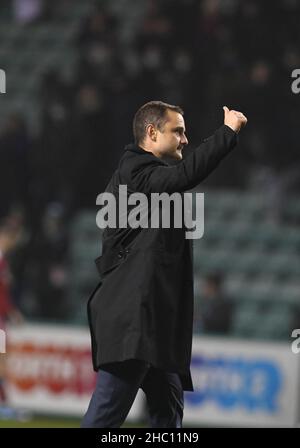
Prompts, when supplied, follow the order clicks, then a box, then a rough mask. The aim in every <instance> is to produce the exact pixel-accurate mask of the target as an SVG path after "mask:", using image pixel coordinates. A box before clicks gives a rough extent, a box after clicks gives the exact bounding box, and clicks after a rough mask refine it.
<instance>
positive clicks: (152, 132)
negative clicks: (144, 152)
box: [146, 124, 157, 142]
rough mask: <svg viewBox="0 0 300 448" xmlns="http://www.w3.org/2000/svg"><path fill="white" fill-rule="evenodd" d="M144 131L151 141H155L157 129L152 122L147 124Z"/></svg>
mask: <svg viewBox="0 0 300 448" xmlns="http://www.w3.org/2000/svg"><path fill="white" fill-rule="evenodd" d="M146 133H147V135H148V137H150V139H151V140H152V141H154V142H155V141H156V135H157V131H156V128H155V126H154V125H153V124H148V126H147V128H146Z"/></svg>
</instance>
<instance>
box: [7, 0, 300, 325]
mask: <svg viewBox="0 0 300 448" xmlns="http://www.w3.org/2000/svg"><path fill="white" fill-rule="evenodd" d="M58 3H63V4H64V5H65V7H66V8H67V7H71V2H70V1H68V0H64V1H62V2H56V1H51V2H48V1H42V0H24V1H23V0H22V1H21V0H19V1H17V0H15V2H14V13H15V15H14V20H15V26H20V24H24V23H31V22H33V23H35V22H36V21H39V20H40V21H44V22H47V23H50V24H51V23H52V22H55V20H56V18H57V16H56V14H59V7H58ZM109 3H110V2H109V1H106V2H105V1H100V2H96V3H95V7H94V9H93V10H92V12H91V13H90V14H89V15H88V16H86V17H85V18H82V19H81V20H82V21H81V23H79V26H78V33H77V36H76V38H75V39H74V43H73V44H74V48H75V49H76V53H77V56H78V63H77V68H76V71H75V74H74V77H73V78H72V81H71V82H67V81H66V80H64V79H63V77H62V76H61V73H60V71H59V69H58V68H57V67H53V70H49V71H48V72H47V73H45V74H44V75H43V77H42V79H41V80H40V81H41V82H40V91H39V102H40V106H41V111H42V117H41V129H40V132H39V133H38V135H36V136H34V137H33V136H32V135H30V133H29V131H28V128H27V123H26V119H25V117H23V116H21V115H20V114H17V113H16V114H14V115H11V116H10V117H9V118H8V120H7V121H6V122H5V123H2V125H1V135H0V195H1V198H0V207H1V209H0V217H1V219H2V221H1V222H3V219H4V220H6V219H7V217H9V216H12V215H13V216H14V215H15V214H16V213H17V214H19V216H22V226H23V227H24V229H25V236H24V237H23V239H22V241H21V243H20V244H19V245H18V247H17V249H16V252H17V256H13V257H12V261H11V263H12V271H13V273H14V275H15V285H14V288H13V295H14V300H15V301H16V302H17V303H18V304H19V306H20V309H22V306H23V305H22V294H24V291H26V294H27V296H26V297H29V298H30V297H31V300H32V302H30V301H29V302H30V303H31V306H29V310H30V313H32V316H33V317H35V318H46V319H61V320H64V319H68V317H70V316H69V310H68V306H67V305H66V303H67V301H66V300H65V296H66V285H67V282H68V278H67V277H68V272H67V262H68V226H69V225H70V223H71V222H72V219H73V217H74V215H75V214H76V213H78V212H79V211H81V210H83V209H86V208H89V209H94V207H95V200H96V196H97V195H98V194H99V193H101V192H102V191H103V189H104V188H105V185H106V183H107V181H108V180H109V178H110V176H111V174H112V171H113V169H114V168H115V167H116V165H117V162H118V160H119V158H120V156H121V154H122V151H123V148H124V146H125V144H127V143H129V142H131V141H132V129H131V123H132V118H133V114H134V112H135V111H136V109H137V108H138V107H139V106H140V105H142V104H143V103H145V102H146V101H149V100H152V99H160V100H163V101H166V102H169V103H173V104H179V105H180V106H182V108H183V109H184V110H185V118H186V127H187V134H188V137H189V141H190V142H191V146H196V145H197V144H198V143H200V142H201V141H202V139H203V138H204V137H207V136H208V135H209V134H211V133H212V132H213V131H214V129H215V128H216V127H217V126H218V125H219V124H221V123H222V113H223V111H222V106H223V105H227V106H228V107H232V108H236V109H240V110H242V111H243V112H244V113H245V114H246V115H247V117H248V119H249V126H248V129H247V130H246V131H245V138H243V139H241V140H242V141H241V145H240V147H239V149H238V151H237V152H235V153H234V155H231V156H230V157H228V159H227V160H226V161H225V163H224V164H223V165H222V167H220V168H219V169H218V171H217V172H216V173H214V174H213V175H212V176H211V177H210V178H209V179H208V181H207V182H206V183H207V184H208V185H209V186H210V185H211V186H216V187H230V188H243V189H249V188H256V189H260V188H261V189H264V190H270V192H271V193H272V192H274V191H275V192H278V194H279V193H281V194H282V192H289V191H294V192H295V191H299V188H300V177H299V172H300V171H299V163H300V151H299V150H298V141H299V137H300V135H299V126H298V123H297V120H298V116H297V111H298V108H299V101H300V97H299V98H298V97H297V95H295V94H293V93H292V91H291V72H292V70H293V69H294V68H297V67H298V68H300V50H299V48H300V45H299V44H300V28H299V17H300V3H299V2H298V1H297V0H280V1H277V2H273V3H270V2H261V1H259V0H249V1H247V2H245V1H242V0H222V1H221V0H203V1H199V0H177V1H176V2H175V1H172V0H145V1H144V2H143V3H144V8H143V12H142V14H140V17H139V19H138V21H137V22H135V24H134V26H133V27H132V29H131V28H130V29H129V30H128V38H127V39H126V40H123V38H122V36H123V34H122V33H121V29H123V28H124V23H123V20H122V19H121V18H120V16H119V15H117V14H114V13H113V10H112V8H110V5H109ZM132 5H133V6H132V7H134V5H135V2H133V4H132ZM128 7H130V2H128Z"/></svg>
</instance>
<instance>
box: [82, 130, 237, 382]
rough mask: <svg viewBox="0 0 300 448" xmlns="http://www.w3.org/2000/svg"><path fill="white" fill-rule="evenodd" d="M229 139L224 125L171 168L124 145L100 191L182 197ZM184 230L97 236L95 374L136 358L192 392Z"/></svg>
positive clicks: (188, 252)
mask: <svg viewBox="0 0 300 448" xmlns="http://www.w3.org/2000/svg"><path fill="white" fill-rule="evenodd" d="M236 141H237V138H236V133H235V132H234V131H232V130H231V129H230V128H229V127H227V126H226V125H223V126H221V127H220V128H219V129H218V130H217V131H216V132H215V133H214V135H212V136H211V137H210V138H208V139H206V140H204V142H203V143H202V144H201V145H200V146H199V147H197V148H196V149H195V150H193V151H191V152H190V153H189V154H188V155H187V156H186V157H185V158H184V159H183V160H182V161H180V162H179V163H177V164H176V165H168V164H167V163H166V162H164V161H162V160H161V159H159V158H157V157H155V156H154V155H153V154H152V153H150V152H147V151H145V150H143V149H142V148H140V147H138V146H136V145H128V146H127V147H126V148H125V149H126V150H125V153H124V155H123V157H122V158H121V160H120V163H119V166H118V169H117V170H116V171H115V173H114V174H113V176H112V179H111V181H110V182H109V184H108V186H107V188H106V191H107V192H111V193H114V194H115V197H116V199H118V187H119V185H127V192H128V195H129V194H131V193H133V192H142V193H145V194H146V195H147V196H149V195H150V193H153V192H156V193H162V192H166V193H174V192H179V193H183V192H184V191H186V190H190V189H192V188H194V187H195V186H196V185H197V184H199V183H200V182H201V181H202V180H203V179H205V178H206V177H207V176H208V174H209V173H210V172H211V171H212V170H214V169H215V168H216V166H217V165H218V164H219V162H220V161H221V160H222V159H223V158H224V157H225V156H226V155H227V154H228V153H229V152H230V151H231V150H232V149H233V147H234V146H235V144H236ZM117 203H118V200H117ZM129 210H130V209H129ZM129 210H128V212H129ZM185 231H186V229H185V228H182V229H180V228H170V229H165V228H157V229H151V228H142V229H141V228H137V229H132V228H130V227H127V228H115V229H112V228H110V229H106V230H105V231H104V232H103V246H102V247H103V250H102V255H101V256H100V257H99V258H98V259H97V260H96V264H97V268H98V271H99V274H100V277H101V280H100V282H99V284H98V286H97V287H96V289H95V290H94V292H93V293H92V295H91V296H90V299H89V301H88V319H89V325H90V331H91V341H92V357H93V365H94V369H95V370H97V369H98V368H99V366H100V365H102V364H105V363H109V362H115V361H123V360H127V359H132V358H135V359H141V360H145V361H147V362H148V363H150V364H151V365H153V366H154V367H157V368H161V369H164V370H166V371H169V372H177V373H178V374H179V376H180V378H181V381H182V385H183V389H184V390H193V384H192V380H191V375H190V362H191V350H192V329H193V255H192V247H191V241H192V240H189V239H186V238H185Z"/></svg>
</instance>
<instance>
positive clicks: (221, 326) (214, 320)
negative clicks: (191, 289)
mask: <svg viewBox="0 0 300 448" xmlns="http://www.w3.org/2000/svg"><path fill="white" fill-rule="evenodd" d="M223 281H224V280H223V277H222V275H220V274H217V273H215V274H210V275H208V276H207V277H206V278H205V279H204V285H203V289H202V294H201V299H200V305H199V306H200V331H201V332H202V333H206V334H222V335H223V334H228V333H230V329H231V323H232V315H233V303H232V301H231V300H230V299H229V298H228V297H226V296H225V294H224V291H223Z"/></svg>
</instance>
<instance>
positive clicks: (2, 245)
mask: <svg viewBox="0 0 300 448" xmlns="http://www.w3.org/2000/svg"><path fill="white" fill-rule="evenodd" d="M21 232H22V228H21V227H20V225H18V224H17V223H16V222H14V221H10V220H9V219H6V220H5V221H4V222H2V225H0V328H1V329H4V328H5V325H6V322H7V321H10V322H12V323H21V322H22V321H23V317H22V314H21V313H20V311H19V310H18V309H17V308H16V306H15V304H14V303H13V300H12V296H11V293H10V287H11V282H12V276H11V273H10V268H9V264H8V261H7V255H8V253H9V252H10V251H12V249H14V247H15V246H16V245H17V243H18V241H19V239H20V235H21ZM5 359H6V358H4V357H1V358H0V361H1V362H0V403H5V401H6V394H5V388H4V380H5V363H4V361H5Z"/></svg>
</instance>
